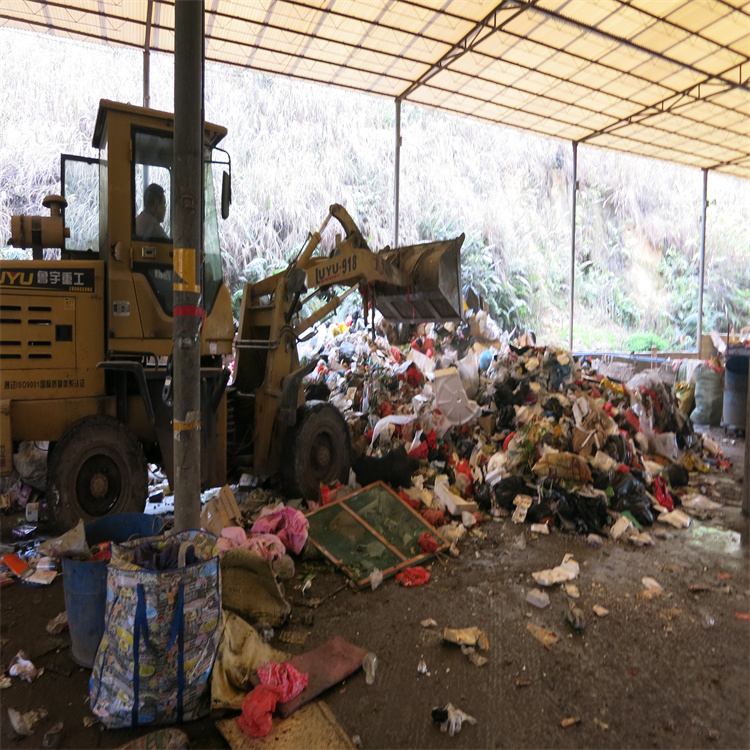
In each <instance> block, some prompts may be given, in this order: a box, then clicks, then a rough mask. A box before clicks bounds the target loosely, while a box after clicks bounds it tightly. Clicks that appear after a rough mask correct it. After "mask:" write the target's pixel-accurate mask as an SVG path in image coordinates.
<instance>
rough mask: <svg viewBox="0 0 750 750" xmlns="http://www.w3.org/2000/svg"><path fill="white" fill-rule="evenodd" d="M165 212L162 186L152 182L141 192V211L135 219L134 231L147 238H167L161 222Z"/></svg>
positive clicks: (165, 202)
mask: <svg viewBox="0 0 750 750" xmlns="http://www.w3.org/2000/svg"><path fill="white" fill-rule="evenodd" d="M166 214H167V198H166V196H165V195H164V188H163V187H162V186H161V185H157V184H156V183H155V182H152V183H151V184H150V185H149V186H148V187H147V188H146V190H145V191H144V193H143V211H141V213H139V214H138V216H137V217H136V219H135V233H136V235H137V236H138V237H141V238H143V239H149V240H168V239H169V236H168V235H167V233H166V232H165V231H164V229H163V227H162V225H161V223H162V222H163V221H164V217H165V216H166Z"/></svg>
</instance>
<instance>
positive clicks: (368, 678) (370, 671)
mask: <svg viewBox="0 0 750 750" xmlns="http://www.w3.org/2000/svg"><path fill="white" fill-rule="evenodd" d="M377 668H378V657H377V656H375V654H373V653H372V651H369V652H368V653H367V654H365V658H364V659H362V669H364V670H365V682H366V683H367V684H368V685H372V684H373V683H374V682H375V672H376V670H377Z"/></svg>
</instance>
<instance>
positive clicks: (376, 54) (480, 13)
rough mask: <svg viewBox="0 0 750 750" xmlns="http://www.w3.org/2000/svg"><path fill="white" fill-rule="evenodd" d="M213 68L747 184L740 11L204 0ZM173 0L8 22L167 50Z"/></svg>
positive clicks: (94, 3) (49, 9)
mask: <svg viewBox="0 0 750 750" xmlns="http://www.w3.org/2000/svg"><path fill="white" fill-rule="evenodd" d="M205 7H206V59H207V60H209V61H213V62H217V63H227V64H231V65H238V66H242V67H248V68H252V69H255V70H259V71H264V72H267V73H275V74H281V75H288V76H294V77H297V78H303V79H306V80H311V81H318V82H320V83H326V84H333V85H337V86H343V87H347V88H351V89H356V90H359V91H365V92H370V93H373V94H379V95H382V96H387V97H391V98H394V99H401V100H402V101H409V102H414V103H417V104H424V105H428V106H432V107H439V108H441V109H445V110H449V111H452V112H457V113H459V114H464V115H469V116H471V117H477V118H481V119H484V120H489V121H491V122H496V123H500V124H503V125H509V126H513V127H517V128H523V129H526V130H531V131H534V132H536V133H540V134H542V135H549V136H554V137H557V138H562V139H565V140H569V141H577V142H581V143H587V144H589V145H593V146H601V147H604V148H609V149H618V150H620V151H626V152H628V153H635V154H641V155H644V156H650V157H654V158H657V159H666V160H668V161H673V162H678V163H681V164H687V165H690V166H694V167H700V168H704V169H712V170H716V171H718V172H723V173H726V174H731V175H735V176H739V177H744V178H750V95H749V92H750V2H748V1H747V0H529V1H528V2H523V1H522V0H503V2H500V3H498V2H497V0H493V1H492V2H485V1H484V0H421V1H420V2H410V1H408V0H390V1H387V0H205ZM174 15H175V14H174V2H173V0H59V1H57V2H44V1H43V0H2V3H0V25H2V26H10V27H16V28H22V29H27V30H33V31H38V32H44V33H49V34H54V35H57V36H67V37H72V38H76V39H87V40H96V41H102V42H106V43H108V44H113V45H126V46H129V47H137V48H149V49H152V50H154V51H158V52H167V53H171V52H173V51H174Z"/></svg>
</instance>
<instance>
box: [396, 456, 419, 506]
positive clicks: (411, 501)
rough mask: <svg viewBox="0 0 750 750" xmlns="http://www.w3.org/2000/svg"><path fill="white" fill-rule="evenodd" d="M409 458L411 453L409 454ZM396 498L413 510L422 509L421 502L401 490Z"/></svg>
mask: <svg viewBox="0 0 750 750" xmlns="http://www.w3.org/2000/svg"><path fill="white" fill-rule="evenodd" d="M409 455H410V456H411V453H410V454H409ZM398 496H399V497H400V498H401V499H402V500H403V501H404V502H405V503H406V504H407V505H409V506H411V507H412V508H414V510H419V509H420V508H421V507H422V501H421V500H415V499H414V498H413V497H409V495H408V494H407V493H406V492H404V491H403V490H401V492H399V493H398Z"/></svg>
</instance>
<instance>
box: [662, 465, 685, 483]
mask: <svg viewBox="0 0 750 750" xmlns="http://www.w3.org/2000/svg"><path fill="white" fill-rule="evenodd" d="M662 474H664V476H665V477H666V478H667V479H668V480H669V484H670V486H671V487H686V486H687V484H688V482H689V481H690V474H689V472H688V470H687V469H686V468H685V467H684V466H681V465H680V464H669V466H667V468H666V469H664V470H663V471H662Z"/></svg>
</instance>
